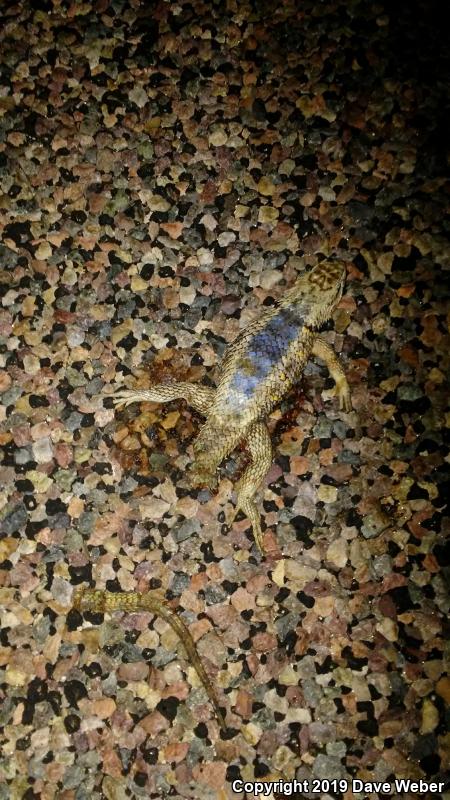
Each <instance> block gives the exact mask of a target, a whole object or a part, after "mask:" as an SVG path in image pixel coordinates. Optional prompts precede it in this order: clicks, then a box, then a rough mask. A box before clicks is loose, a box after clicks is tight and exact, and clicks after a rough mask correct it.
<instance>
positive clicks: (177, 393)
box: [112, 381, 215, 416]
mask: <svg viewBox="0 0 450 800" xmlns="http://www.w3.org/2000/svg"><path fill="white" fill-rule="evenodd" d="M214 394H215V389H210V388H209V387H208V386H199V385H198V384H195V383H187V382H186V381H180V382H179V383H157V384H156V385H155V386H152V387H151V388H150V389H119V391H117V392H115V394H114V395H112V398H113V402H114V405H115V406H121V405H124V406H129V405H131V403H140V402H142V401H148V402H151V403H169V402H170V401H171V400H186V402H187V404H188V405H189V406H191V407H192V408H193V409H195V411H198V413H199V414H202V415H203V416H207V415H208V411H209V409H210V407H211V404H212V402H213V399H214Z"/></svg>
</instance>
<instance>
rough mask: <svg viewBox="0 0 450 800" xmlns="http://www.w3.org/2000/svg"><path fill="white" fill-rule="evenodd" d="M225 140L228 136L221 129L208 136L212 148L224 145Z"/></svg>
mask: <svg viewBox="0 0 450 800" xmlns="http://www.w3.org/2000/svg"><path fill="white" fill-rule="evenodd" d="M227 139H228V135H227V134H226V132H225V131H224V130H223V128H217V129H216V130H215V131H212V133H210V134H209V136H208V141H209V144H212V145H213V146H214V147H220V146H221V145H223V144H225V143H226V141H227Z"/></svg>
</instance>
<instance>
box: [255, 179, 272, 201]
mask: <svg viewBox="0 0 450 800" xmlns="http://www.w3.org/2000/svg"><path fill="white" fill-rule="evenodd" d="M256 188H257V189H258V192H259V193H260V194H263V195H265V196H266V197H269V196H270V195H271V194H273V193H274V192H275V189H276V187H275V185H274V183H273V181H271V180H270V178H267V177H266V176H265V175H263V176H262V178H261V179H260V180H259V181H258V183H257V186H256Z"/></svg>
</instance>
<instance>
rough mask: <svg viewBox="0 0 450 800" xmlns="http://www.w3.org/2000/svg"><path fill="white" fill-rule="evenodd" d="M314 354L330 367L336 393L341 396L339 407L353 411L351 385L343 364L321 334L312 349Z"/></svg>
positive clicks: (342, 409)
mask: <svg viewBox="0 0 450 800" xmlns="http://www.w3.org/2000/svg"><path fill="white" fill-rule="evenodd" d="M311 352H312V354H313V356H316V357H317V358H321V359H322V361H325V364H326V365H327V367H328V372H329V373H330V375H331V377H332V378H333V380H334V382H335V383H336V394H337V396H338V398H339V408H340V409H341V411H351V410H352V401H351V398H350V387H349V385H348V382H347V378H346V377H345V372H344V370H343V368H342V364H341V362H340V361H339V359H338V357H337V355H336V353H335V352H334V350H333V348H332V347H331V345H329V344H328V342H326V341H325V340H324V339H322V337H321V336H316V338H315V339H314V344H313V346H312V350H311Z"/></svg>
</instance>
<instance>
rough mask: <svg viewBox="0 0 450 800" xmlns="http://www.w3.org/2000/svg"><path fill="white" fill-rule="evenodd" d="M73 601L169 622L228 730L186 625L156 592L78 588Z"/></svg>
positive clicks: (92, 608)
mask: <svg viewBox="0 0 450 800" xmlns="http://www.w3.org/2000/svg"><path fill="white" fill-rule="evenodd" d="M72 605H73V607H74V608H75V609H77V611H80V612H81V613H83V612H86V611H91V612H94V613H101V614H104V613H107V614H112V613H113V612H114V611H126V612H127V613H128V614H130V613H131V612H133V611H150V612H151V613H152V614H155V615H156V616H158V617H161V618H162V619H164V620H165V621H166V622H168V624H169V625H170V626H171V628H172V629H173V630H174V631H175V633H176V634H177V636H178V637H179V639H180V640H181V642H182V643H183V645H184V649H185V650H186V653H187V655H188V657H189V660H190V662H191V664H192V666H193V667H194V669H195V671H196V673H197V675H198V677H199V678H200V681H201V683H202V685H203V688H204V689H205V691H206V694H207V695H208V697H209V699H210V701H211V703H212V705H213V708H214V712H215V715H216V718H217V721H218V723H219V725H220V727H221V728H222V730H227V726H226V722H225V718H224V716H223V713H222V709H221V707H220V705H219V700H218V697H217V694H216V691H215V689H214V687H213V685H212V683H211V680H210V679H209V677H208V675H207V672H206V670H205V668H204V666H203V664H202V662H201V660H200V656H199V654H198V652H197V648H196V646H195V642H194V640H193V638H192V636H191V634H190V632H189V629H188V628H187V627H186V625H185V624H184V622H183V620H182V619H181V617H179V616H178V614H177V613H176V612H175V611H173V610H172V609H171V608H170V606H169V605H168V604H167V602H166V601H164V600H163V599H162V598H161V596H160V595H159V593H158V592H155V591H152V592H108V591H104V590H102V589H85V588H80V589H78V590H77V591H76V592H75V593H74V596H73V599H72Z"/></svg>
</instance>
